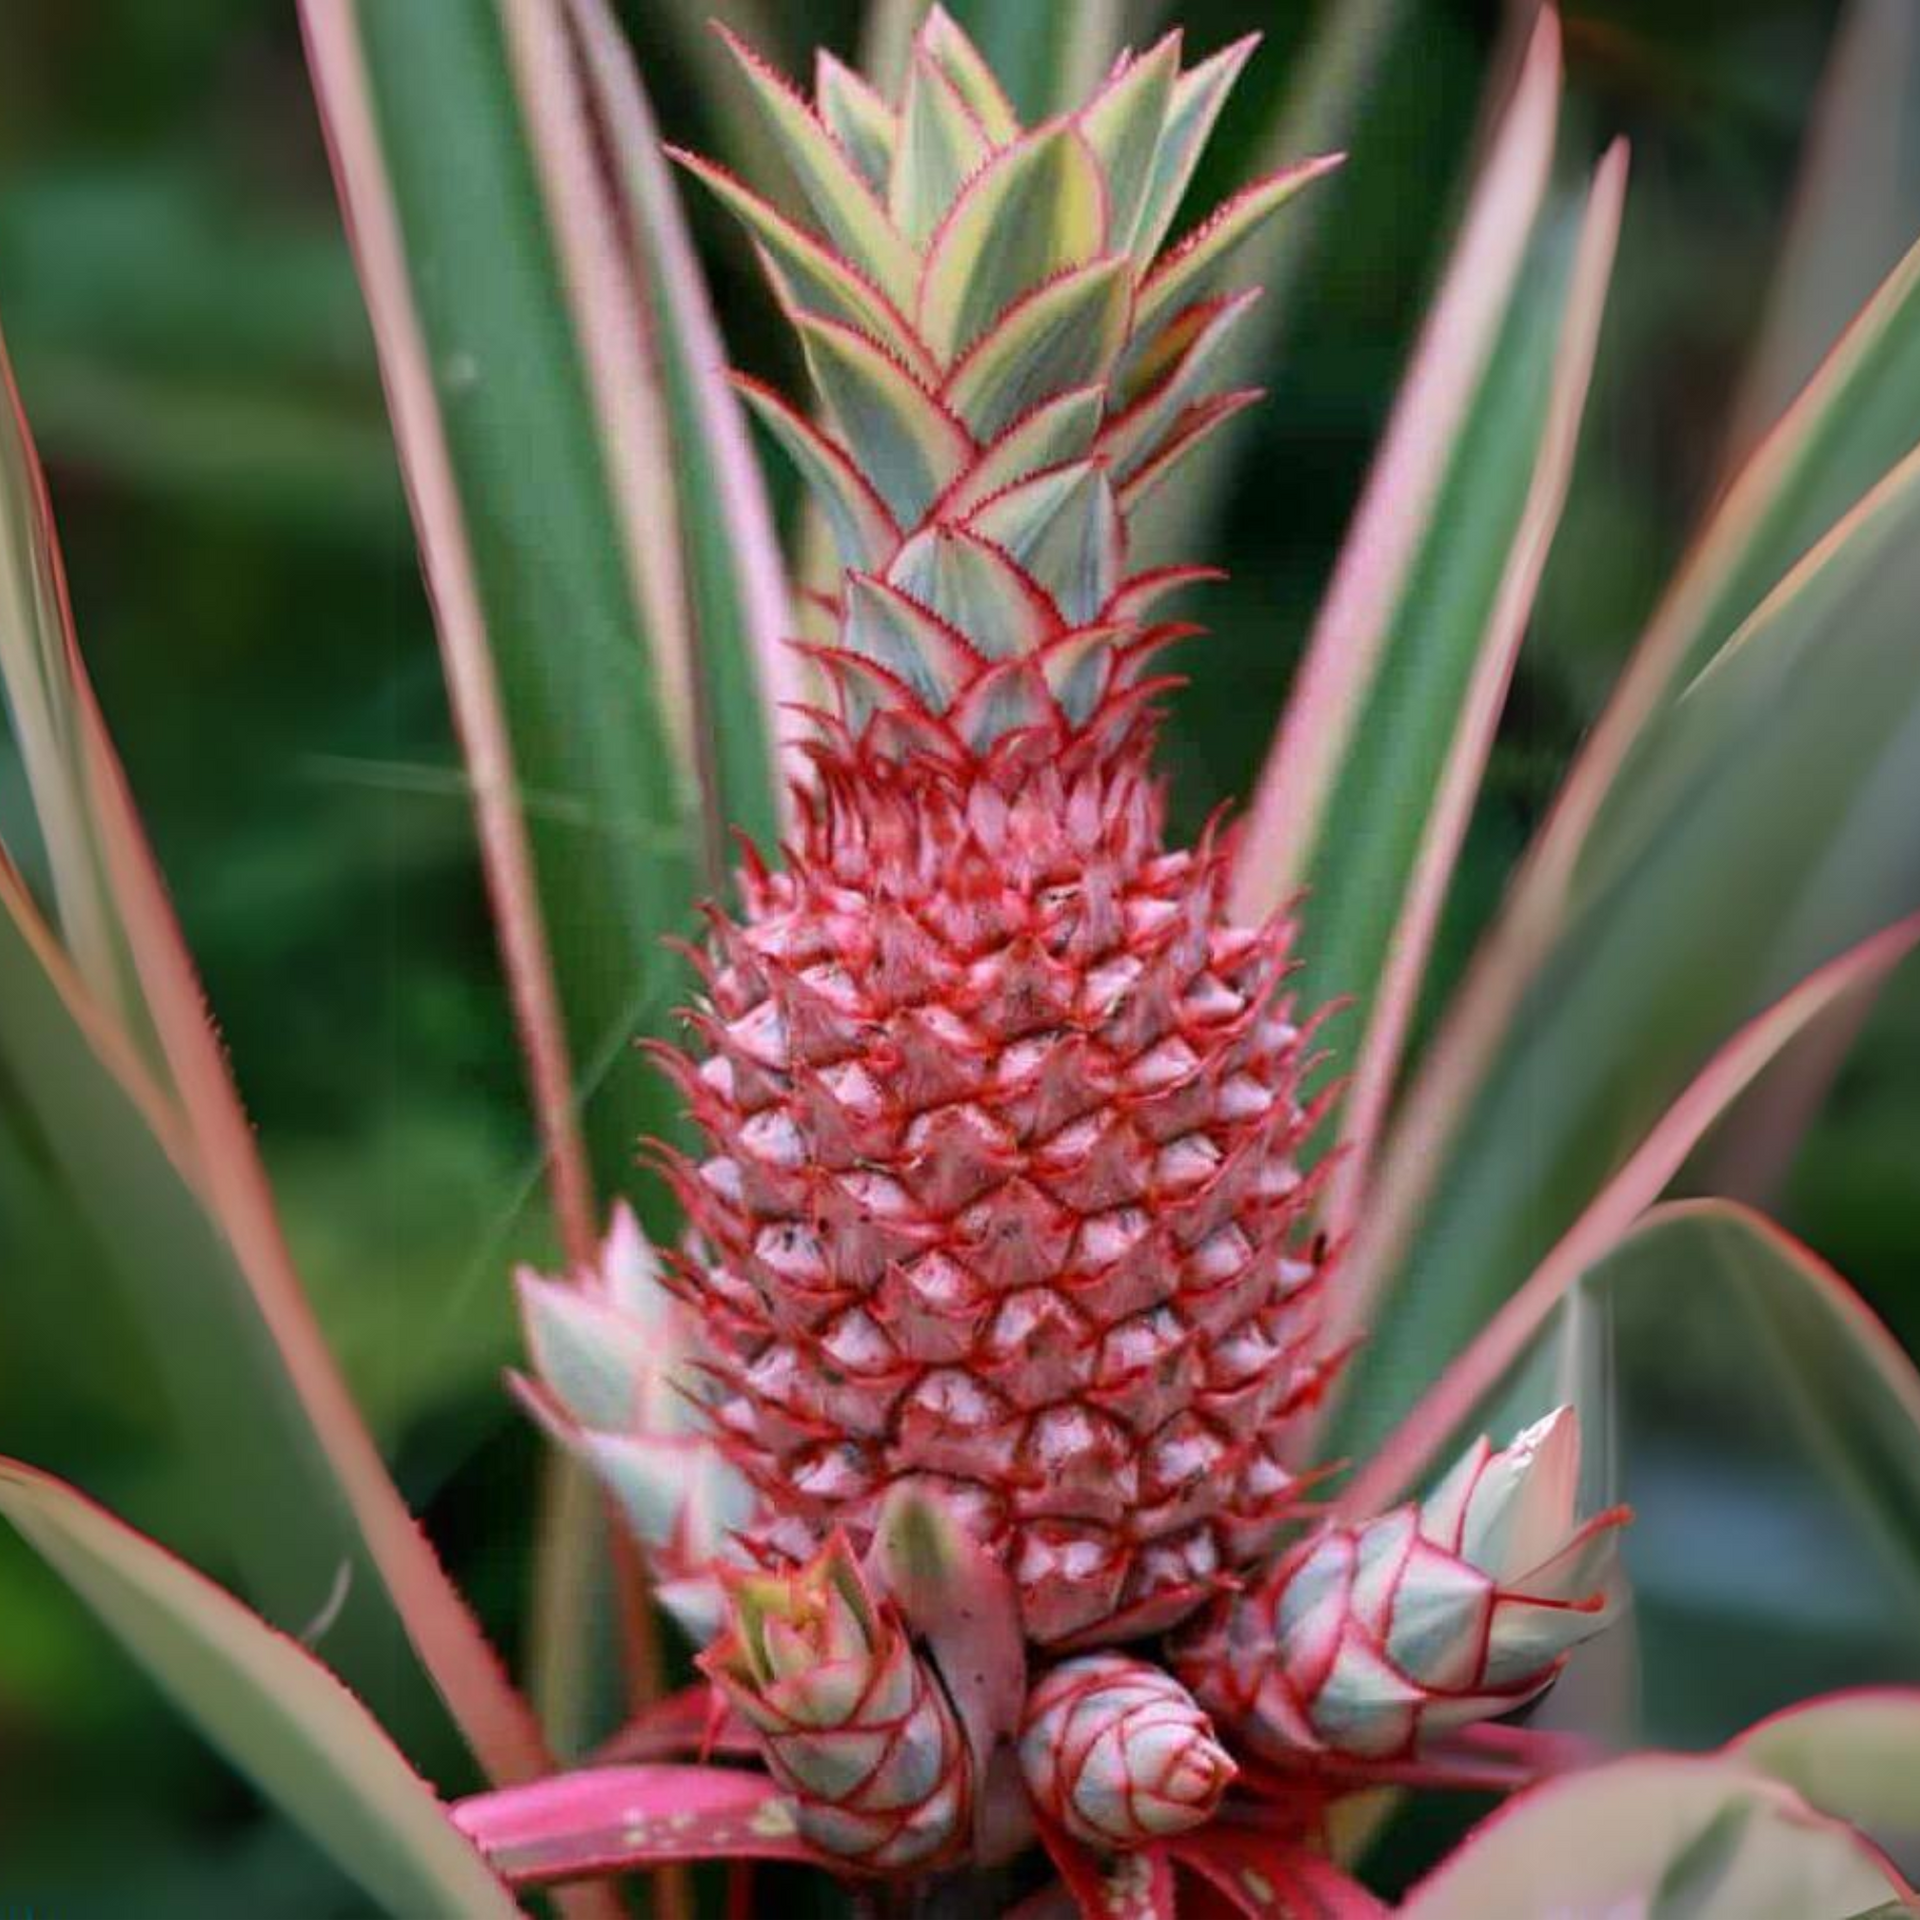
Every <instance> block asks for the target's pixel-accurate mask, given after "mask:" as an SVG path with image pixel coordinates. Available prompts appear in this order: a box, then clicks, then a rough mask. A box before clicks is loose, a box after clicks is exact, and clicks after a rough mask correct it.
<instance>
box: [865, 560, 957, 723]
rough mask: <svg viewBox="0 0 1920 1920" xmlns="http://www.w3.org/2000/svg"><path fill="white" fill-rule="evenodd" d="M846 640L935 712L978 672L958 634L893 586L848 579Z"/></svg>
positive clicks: (879, 582)
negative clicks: (907, 687) (903, 684)
mask: <svg viewBox="0 0 1920 1920" xmlns="http://www.w3.org/2000/svg"><path fill="white" fill-rule="evenodd" d="M846 606H847V618H846V621H845V625H844V628H843V631H844V634H845V637H846V640H847V642H848V644H849V645H850V646H852V647H853V648H854V650H855V651H856V652H859V653H864V654H865V655H866V656H867V657H868V658H869V659H872V660H877V661H879V663H880V664H881V665H882V666H883V667H885V668H886V669H887V671H888V672H889V673H892V674H895V675H897V676H898V677H899V678H900V679H902V680H904V681H905V682H906V683H907V685H908V686H910V687H911V688H912V689H913V690H914V692H915V693H916V694H918V695H919V697H920V698H921V699H922V700H924V701H925V702H926V703H927V704H928V706H930V707H931V708H932V709H933V710H934V711H935V712H936V713H937V712H939V711H941V710H942V709H943V708H945V707H947V706H950V705H951V704H952V702H953V698H954V695H955V693H956V692H957V691H958V690H959V688H960V687H962V686H963V685H964V684H965V683H966V682H967V681H968V680H970V679H971V678H972V677H973V676H974V674H976V673H977V672H978V671H979V670H980V666H981V659H980V655H979V654H978V653H976V652H975V651H974V649H973V648H972V647H971V646H970V645H969V644H968V643H967V641H966V640H965V639H964V638H962V636H961V635H960V633H959V632H958V631H957V630H956V629H954V628H953V627H950V626H948V625H947V623H946V622H945V621H943V620H941V619H939V618H938V617H937V616H936V615H934V614H932V613H930V612H929V611H928V610H927V609H926V608H925V607H923V606H920V605H918V604H917V603H916V602H914V601H912V600H910V599H908V598H907V596H906V595H905V594H903V593H902V592H901V591H900V589H899V588H898V587H894V586H889V585H888V584H887V582H886V581H884V580H875V579H872V578H871V577H869V576H868V575H866V574H858V573H855V574H849V575H848V576H847V584H846Z"/></svg>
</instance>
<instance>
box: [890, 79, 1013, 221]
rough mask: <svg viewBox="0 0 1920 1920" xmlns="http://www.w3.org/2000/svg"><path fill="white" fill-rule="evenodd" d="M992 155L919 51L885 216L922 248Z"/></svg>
mask: <svg viewBox="0 0 1920 1920" xmlns="http://www.w3.org/2000/svg"><path fill="white" fill-rule="evenodd" d="M991 151H992V147H991V144H990V143H989V142H988V139H987V136H986V133H985V132H984V131H983V130H982V128H981V125H980V122H979V121H978V120H977V119H976V118H975V117H974V113H973V110H972V108H971V107H969V106H968V105H967V103H966V101H965V99H964V98H963V97H962V96H961V93H960V90H959V89H958V88H957V87H956V86H955V85H954V83H953V82H952V81H951V80H950V79H948V78H947V75H946V73H945V72H944V70H943V69H942V68H940V67H939V66H938V65H936V64H935V62H934V61H933V59H932V57H931V56H930V55H928V54H927V53H926V52H925V51H924V50H923V51H921V52H919V53H916V54H915V56H914V61H913V67H912V70H911V71H910V72H909V73H908V75H907V97H906V101H905V103H904V105H903V106H902V107H901V109H900V143H899V146H898V149H897V150H896V152H895V154H894V158H893V178H892V180H891V182H890V183H889V187H888V198H887V211H888V214H889V215H890V216H891V218H892V220H893V223H894V225H895V226H896V227H898V228H899V229H900V231H901V232H902V233H903V234H905V235H906V237H907V239H908V240H909V241H910V242H911V243H912V244H913V245H915V246H920V245H922V244H924V243H925V241H926V238H927V236H928V235H929V234H930V233H931V232H932V231H933V230H934V228H935V227H936V226H937V225H938V224H939V222H940V217H941V215H942V214H944V213H945V212H946V210H947V209H948V207H950V206H951V205H952V204H953V201H954V198H955V196H956V195H957V194H958V193H959V191H960V189H961V187H962V185H963V184H964V183H965V182H966V180H967V179H968V178H969V176H971V175H972V174H973V173H974V172H975V171H976V170H977V169H978V168H979V166H980V165H981V163H982V162H983V161H984V160H985V159H986V157H987V155H988V154H989V153H990V152H991Z"/></svg>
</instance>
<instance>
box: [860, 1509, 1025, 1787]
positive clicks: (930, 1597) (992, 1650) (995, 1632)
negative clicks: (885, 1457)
mask: <svg viewBox="0 0 1920 1920" xmlns="http://www.w3.org/2000/svg"><path fill="white" fill-rule="evenodd" d="M873 1554H874V1560H875V1562H876V1564H877V1566H878V1568H879V1571H880V1573H881V1575H882V1577H883V1578H884V1580H885V1582H886V1584H887V1586H888V1587H889V1588H890V1589H891V1590H892V1593H893V1597H894V1598H895V1599H896V1600H897V1601H898V1602H899V1604H900V1611H901V1613H902V1614H903V1615H904V1616H905V1618H906V1620H907V1623H908V1625H909V1626H911V1627H912V1628H913V1630H914V1632H915V1633H917V1634H919V1635H920V1636H922V1637H923V1638H924V1639H925V1640H926V1642H927V1644H928V1646H929V1647H930V1648H931V1650H932V1653H933V1657H934V1661H935V1663H936V1664H937V1665H938V1667H939V1669H940V1675H941V1678H942V1679H943V1680H944V1681H945V1682H946V1686H947V1691H948V1692H949V1693H950V1694H951V1695H952V1696H953V1703H954V1707H955V1710H956V1711H957V1712H958V1713H959V1715H960V1719H961V1723H962V1725H963V1726H964V1727H965V1728H966V1732H967V1741H968V1744H969V1746H970V1747H971V1748H972V1751H973V1759H974V1769H975V1781H976V1784H979V1783H980V1782H981V1781H982V1779H983V1778H984V1775H985V1773H986V1771H987V1768H988V1767H989V1765H990V1764H991V1761H992V1757H993V1752H994V1749H995V1748H996V1747H997V1746H999V1745H1000V1744H1001V1743H1002V1742H1003V1741H1007V1740H1011V1739H1012V1737H1013V1735H1014V1733H1015V1732H1016V1731H1017V1730H1018V1728H1019V1725H1020V1710H1021V1707H1022V1705H1023V1704H1024V1702H1025V1700H1026V1692H1027V1656H1026V1642H1025V1639H1024V1637H1023V1635H1022V1633H1021V1628H1020V1606H1019V1600H1018V1598H1017V1596H1016V1594H1015V1591H1014V1586H1013V1581H1012V1579H1011V1578H1010V1577H1009V1576H1008V1573H1007V1570H1006V1568H1005V1567H1004V1566H1002V1565H1001V1564H1000V1562H999V1561H998V1560H996V1559H995V1558H994V1557H993V1556H992V1555H991V1554H990V1553H988V1552H987V1551H986V1550H985V1549H984V1548H983V1547H982V1546H981V1545H980V1544H979V1542H978V1541H977V1540H975V1539H974V1537H973V1535H972V1534H971V1533H969V1532H968V1531H967V1529H966V1527H965V1526H963V1525H962V1524H961V1523H960V1522H959V1521H958V1520H957V1519H956V1518H955V1517H954V1516H953V1515H952V1514H951V1513H950V1512H949V1511H948V1510H947V1509H946V1507H945V1506H943V1505H942V1504H941V1503H940V1501H939V1500H938V1499H937V1498H936V1497H934V1496H933V1495H931V1494H928V1493H926V1492H924V1491H923V1490H922V1489H920V1488H918V1487H916V1486H915V1485H914V1484H913V1483H912V1482H910V1481H907V1482H902V1483H901V1485H900V1486H898V1487H897V1488H896V1489H895V1490H894V1492H893V1493H892V1494H891V1495H890V1496H889V1498H888V1500H887V1504H886V1506H885V1508H884V1509H883V1510H882V1512H881V1515H880V1524H879V1526H878V1527H877V1528H876V1529H875V1532H874V1541H873ZM981 1800H982V1807H983V1811H984V1806H985V1796H984V1795H983V1796H981Z"/></svg>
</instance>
